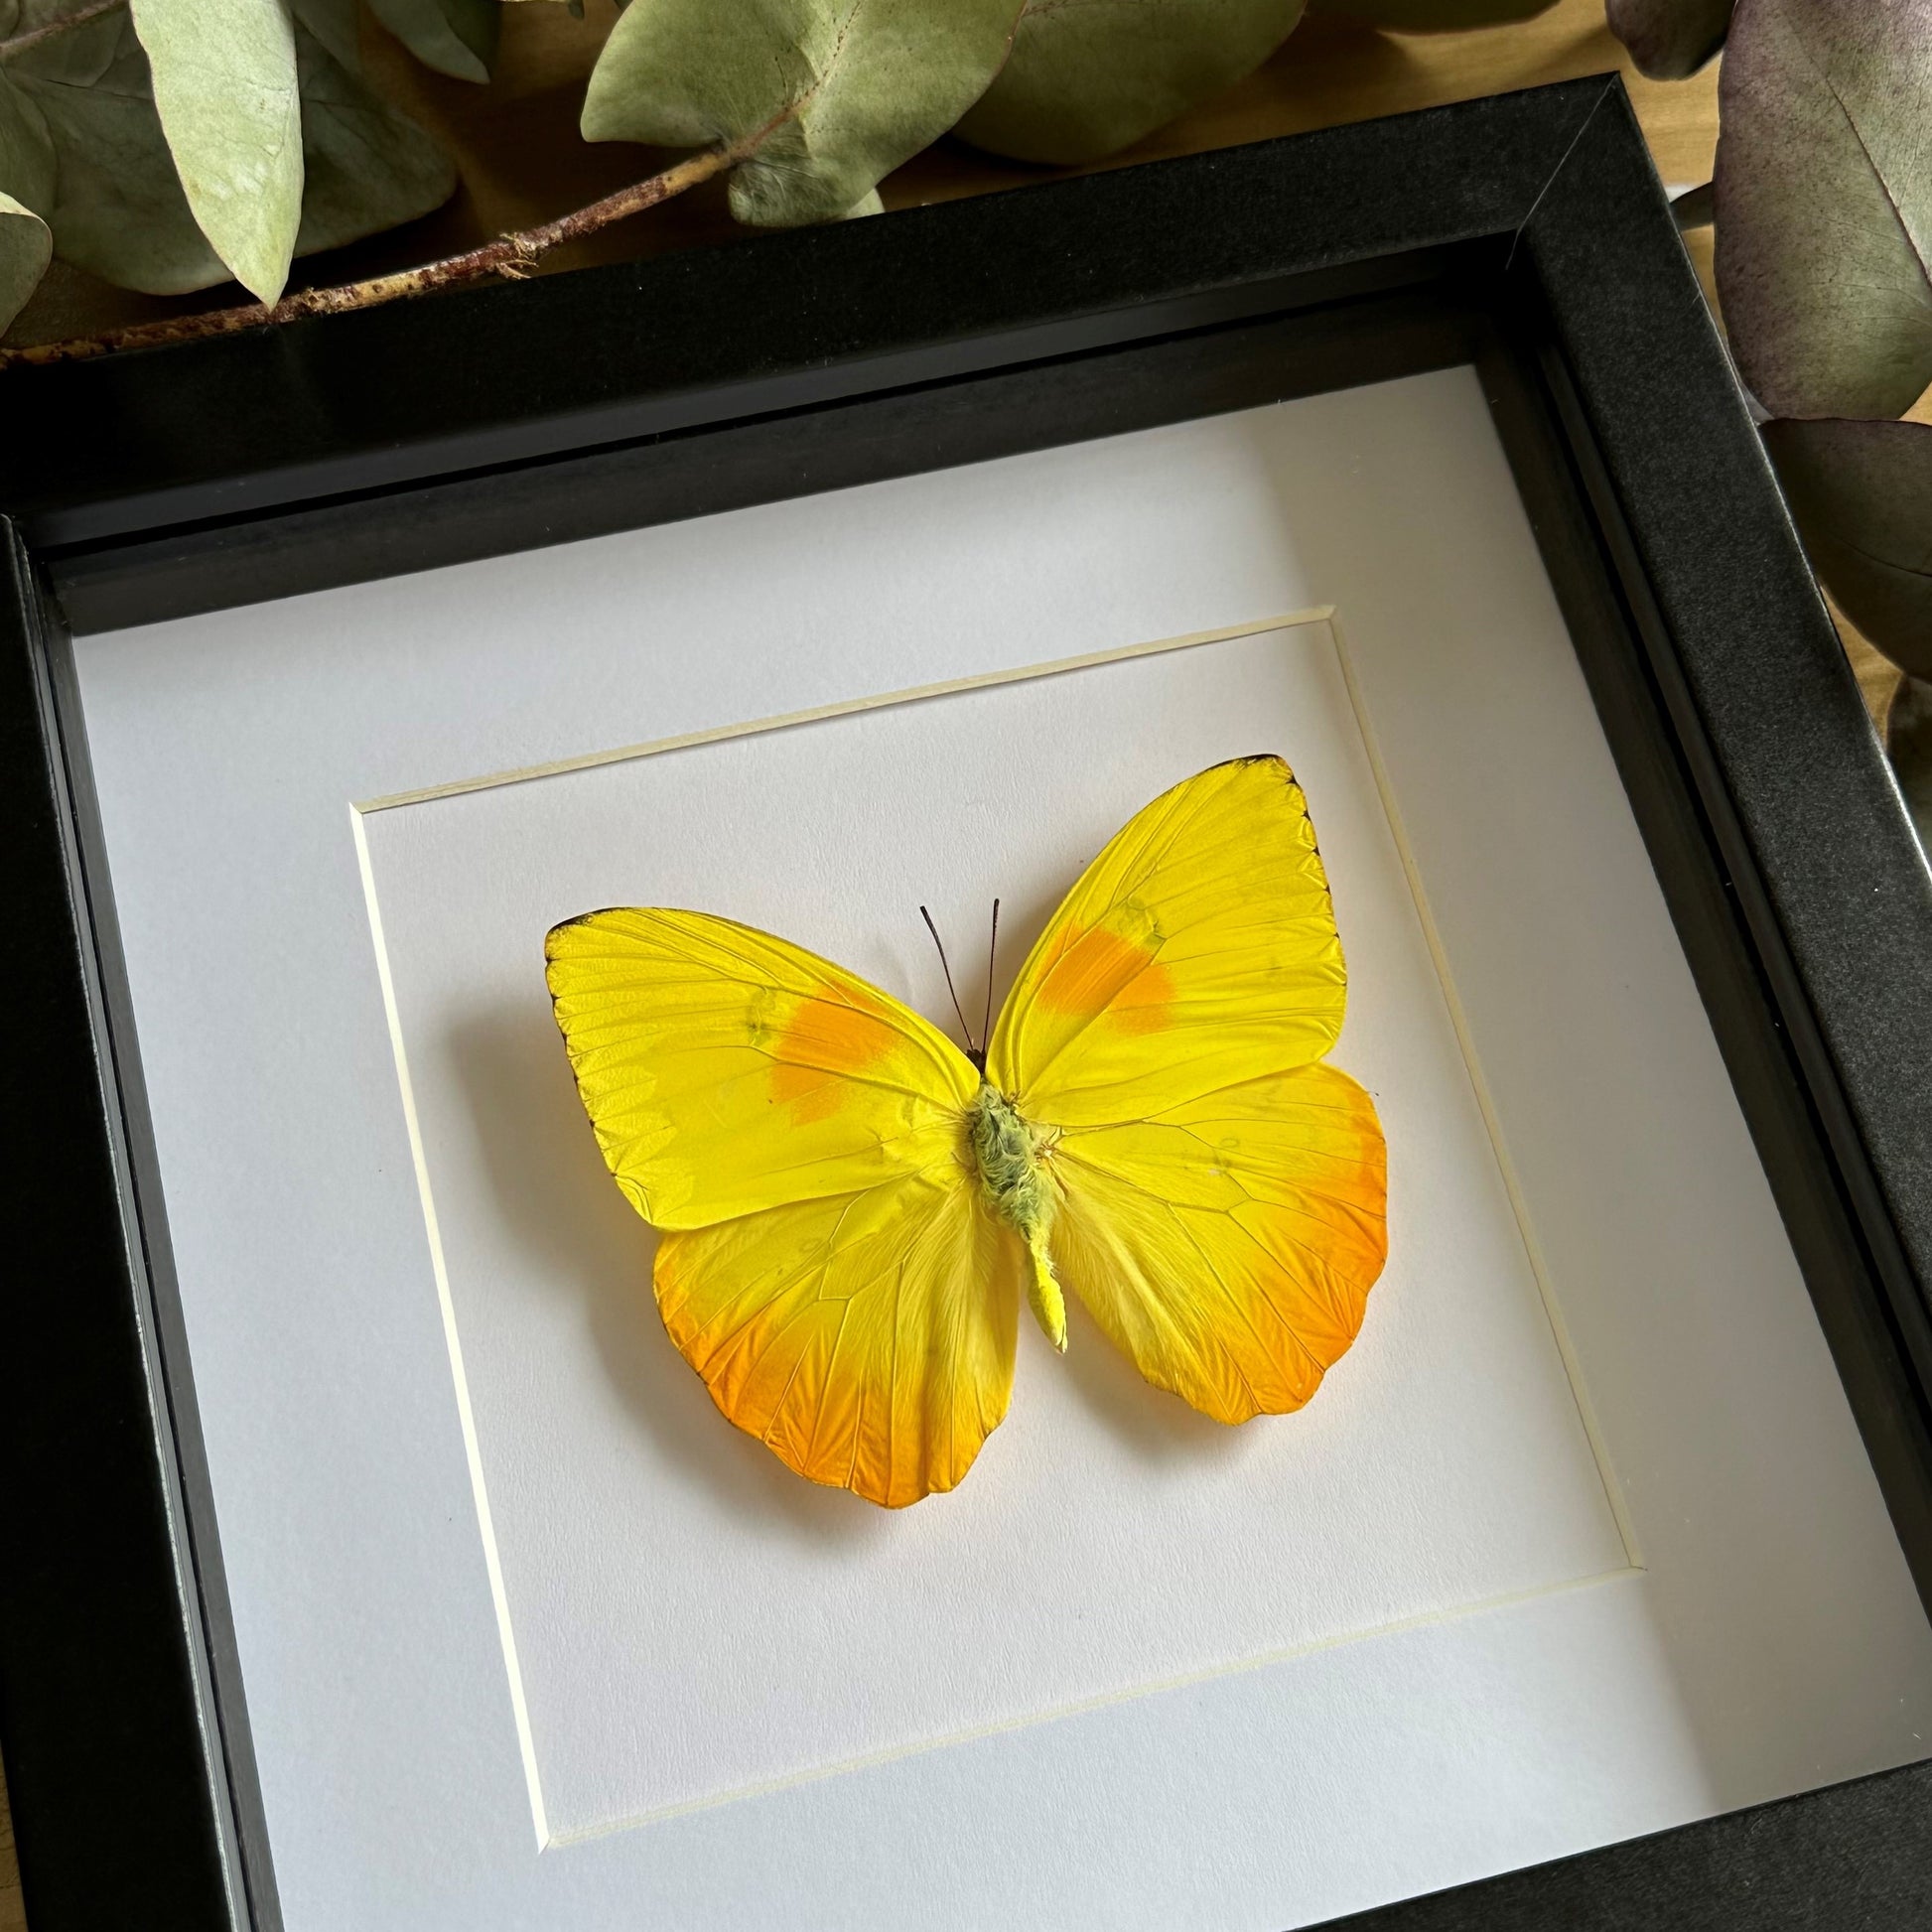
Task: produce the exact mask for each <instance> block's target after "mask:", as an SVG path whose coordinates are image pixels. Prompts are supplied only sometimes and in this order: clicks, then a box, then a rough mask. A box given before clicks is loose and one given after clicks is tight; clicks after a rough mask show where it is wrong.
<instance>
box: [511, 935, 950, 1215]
mask: <svg viewBox="0 0 1932 1932" xmlns="http://www.w3.org/2000/svg"><path fill="white" fill-rule="evenodd" d="M545 954H546V957H547V960H548V975H547V977H548V980H549V984H550V993H551V997H552V1000H553V1002H554V1004H555V1008H556V1014H557V1024H558V1026H559V1027H560V1028H562V1030H563V1035H564V1041H565V1044H566V1045H567V1046H568V1048H569V1050H570V1060H571V1065H572V1067H573V1068H574V1069H575V1071H576V1074H577V1087H578V1091H579V1092H580V1093H581V1094H582V1096H583V1099H584V1107H585V1110H586V1111H587V1112H588V1113H589V1115H590V1117H591V1124H592V1126H593V1127H594V1128H595V1129H596V1130H597V1139H598V1145H599V1146H600V1147H601V1148H602V1149H603V1151H604V1158H605V1161H606V1162H607V1164H608V1165H609V1167H610V1169H611V1172H612V1173H613V1174H614V1175H615V1176H616V1177H617V1181H618V1184H619V1186H621V1188H622V1189H623V1191H624V1193H625V1194H626V1195H627V1196H628V1197H629V1199H630V1201H631V1203H632V1205H633V1206H635V1208H636V1209H637V1211H638V1212H639V1213H640V1214H642V1215H643V1217H644V1218H645V1219H646V1220H647V1221H649V1222H651V1223H652V1224H653V1225H654V1226H656V1227H660V1228H687V1227H705V1226H708V1225H710V1224H711V1223H713V1222H715V1221H723V1220H729V1219H731V1218H732V1217H734V1216H736V1215H740V1214H752V1213H757V1212H758V1211H759V1210H760V1209H762V1208H767V1207H777V1206H781V1205H783V1204H785V1203H787V1202H791V1201H797V1200H810V1199H818V1198H821V1197H824V1196H827V1195H832V1194H850V1193H854V1192H857V1191H859V1190H861V1189H863V1188H866V1187H870V1186H875V1185H877V1184H878V1183H879V1182H881V1181H885V1180H890V1179H894V1178H897V1177H898V1176H900V1175H903V1174H906V1173H916V1172H918V1171H919V1170H921V1169H924V1168H927V1167H930V1166H931V1165H932V1164H933V1163H934V1162H935V1161H938V1160H941V1159H944V1158H950V1157H953V1156H955V1154H956V1150H957V1147H958V1141H959V1126H958V1120H959V1111H960V1109H961V1108H962V1107H963V1106H964V1105H965V1104H966V1102H967V1101H968V1100H969V1099H971V1097H972V1095H973V1093H974V1092H975V1090H976V1089H977V1088H978V1086H979V1075H978V1074H977V1073H975V1072H974V1070H973V1068H972V1066H971V1064H970V1063H969V1062H968V1060H967V1058H966V1056H965V1054H963V1053H962V1052H961V1051H960V1050H959V1048H958V1047H956V1046H954V1045H953V1044H952V1042H951V1041H950V1040H948V1039H947V1038H946V1036H945V1035H943V1034H941V1033H940V1032H939V1031H938V1029H937V1028H935V1027H933V1026H931V1025H930V1024H929V1023H928V1022H926V1021H924V1020H922V1019H920V1018H919V1016H918V1015H917V1014H915V1013H913V1012H912V1011H911V1010H910V1009H909V1008H907V1007H904V1006H902V1005H900V1003H899V1002H898V1001H897V1000H895V999H893V998H892V996H891V995H890V994H886V993H882V992H881V991H880V990H879V989H878V988H877V987H875V986H869V985H868V984H867V983H866V982H865V981H864V980H862V979H860V978H859V977H858V975H857V974H855V973H848V972H846V971H845V970H844V969H843V968H842V967H838V966H834V965H832V964H831V963H830V962H829V961H827V960H823V959H819V958H817V957H816V956H815V955H813V954H811V953H808V952H806V951H805V950H804V949H803V948H802V947H799V946H793V945H790V944H788V943H787V942H786V941H785V940H783V939H775V938H773V937H772V936H771V935H770V934H768V933H764V932H759V931H755V930H754V929H753V928H752V927H750V926H743V925H738V924H735V923H734V922H733V921H731V920H729V919H719V918H713V917H712V916H710V915H709V914H708V913H703V912H678V911H663V910H658V909H654V908H649V907H628V908H623V909H619V910H612V911H605V912H591V913H587V914H586V915H585V916H584V917H583V918H581V919H572V920H571V921H569V922H568V923H567V924H565V925H560V926H557V927H555V928H554V929H553V930H552V932H551V933H550V936H549V939H548V941H547V943H546V945H545Z"/></svg>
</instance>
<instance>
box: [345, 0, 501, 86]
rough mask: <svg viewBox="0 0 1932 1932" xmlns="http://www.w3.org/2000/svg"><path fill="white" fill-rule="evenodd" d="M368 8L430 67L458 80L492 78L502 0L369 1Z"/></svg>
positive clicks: (411, 51)
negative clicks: (499, 0)
mask: <svg viewBox="0 0 1932 1932" xmlns="http://www.w3.org/2000/svg"><path fill="white" fill-rule="evenodd" d="M369 11H370V12H371V13H372V14H374V15H375V17H376V19H378V20H379V21H381V23H382V24H383V26H385V27H386V28H388V30H389V31H390V33H392V34H393V35H395V37H396V39H397V40H399V41H401V42H402V44H403V46H405V47H406V48H408V50H409V51H410V53H412V54H413V55H415V57H416V58H417V60H419V61H420V62H422V64H423V65H424V66H425V67H428V68H434V69H436V70H437V72H438V73H447V74H449V75H450V76H451V77H452V78H453V79H457V80H487V79H488V78H489V64H490V63H491V62H492V61H493V60H495V58H496V38H497V34H498V31H499V30H500V28H501V25H502V16H501V13H500V11H499V9H498V6H497V0H369Z"/></svg>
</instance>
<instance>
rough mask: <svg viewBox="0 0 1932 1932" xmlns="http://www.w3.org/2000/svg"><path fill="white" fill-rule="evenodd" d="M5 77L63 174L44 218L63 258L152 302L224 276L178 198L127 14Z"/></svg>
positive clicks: (66, 38)
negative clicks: (40, 122)
mask: <svg viewBox="0 0 1932 1932" xmlns="http://www.w3.org/2000/svg"><path fill="white" fill-rule="evenodd" d="M7 75H8V78H9V79H11V80H12V82H13V83H14V85H15V86H16V87H18V88H19V90H20V91H21V92H22V93H23V94H25V95H27V96H28V97H29V98H30V99H31V100H32V101H33V103H34V105H35V106H36V107H37V108H38V109H39V110H40V112H41V115H42V117H43V119H44V121H45V122H46V125H47V129H48V133H49V134H50V136H51V137H52V140H53V144H54V151H55V154H56V156H57V158H58V176H57V181H56V187H55V194H54V200H53V203H52V205H51V206H50V207H47V208H46V209H45V210H44V212H45V213H46V215H47V220H48V225H49V226H50V227H51V228H52V229H53V231H54V252H55V253H56V254H57V255H59V256H60V257H61V259H62V260H63V261H68V262H71V263H73V265H74V266H75V267H76V268H84V269H86V270H87V271H88V272H89V273H90V274H94V275H99V276H101V277H103V278H104V279H105V280H107V281H110V282H118V283H120V284H121V285H122V286H123V287H126V288H135V289H142V290H145V291H146V292H148V293H149V294H152V295H176V294H180V293H183V292H184V291H186V290H189V289H199V288H207V286H208V285H209V284H210V283H212V282H225V281H226V280H227V279H228V270H227V268H226V266H225V265H224V264H223V263H222V260H221V258H220V256H218V255H217V254H216V253H215V252H214V250H213V249H212V248H210V247H209V246H208V242H207V236H206V235H205V234H203V232H202V230H201V228H200V226H199V225H198V224H197V222H196V220H195V216H194V214H193V212H192V211H191V209H190V208H189V206H188V198H187V196H186V195H185V194H183V192H182V186H181V178H180V177H179V176H178V175H177V174H176V173H175V165H174V161H173V159H172V157H171V156H170V155H169V153H168V142H167V139H166V137H165V136H164V135H163V133H162V131H161V118H160V116H159V115H158V114H157V113H156V112H155V109H154V96H153V92H152V90H151V88H150V86H149V81H148V57H147V55H146V54H145V53H143V52H142V49H141V43H140V41H139V39H138V38H137V37H136V35H135V32H134V22H133V20H132V19H131V18H130V17H129V16H128V15H127V14H126V13H124V12H123V13H111V14H104V15H102V16H101V17H99V18H98V19H95V20H90V21H86V22H83V23H82V24H81V25H80V26H78V27H75V28H72V29H70V30H69V32H67V33H64V34H57V35H54V36H52V37H50V38H49V39H47V40H44V41H38V42H36V43H35V44H34V45H33V46H32V47H30V48H28V49H27V50H26V51H25V52H24V53H21V54H19V55H17V56H15V58H14V59H13V60H11V61H9V62H8V64H7Z"/></svg>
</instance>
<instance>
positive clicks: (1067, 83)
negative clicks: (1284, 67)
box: [957, 0, 1306, 163]
mask: <svg viewBox="0 0 1932 1932" xmlns="http://www.w3.org/2000/svg"><path fill="white" fill-rule="evenodd" d="M1305 4H1306V0H1027V5H1026V7H1025V8H1024V9H1023V11H1022V13H1021V16H1020V25H1019V29H1018V31H1017V32H1016V33H1015V34H1014V37H1013V52H1012V54H1011V55H1010V56H1009V57H1008V59H1007V64H1006V66H1005V67H1003V68H1002V69H1000V72H999V76H998V78H997V79H995V80H994V82H993V84H992V86H990V87H989V88H988V89H987V90H986V92H985V93H984V94H982V95H981V96H980V98H979V100H978V102H977V103H976V104H975V105H974V106H973V107H972V108H971V109H970V110H969V111H968V113H967V115H966V117H965V119H964V120H962V121H961V122H960V123H959V126H958V129H957V132H958V133H959V134H960V135H961V136H962V137H964V138H965V139H966V140H968V141H971V142H972V143H973V144H974V146H976V147H981V148H987V149H990V150H991V151H992V152H993V153H994V154H1007V155H1013V156H1014V157H1016V158H1017V159H1019V160H1021V161H1046V162H1056V163H1069V162H1079V161H1092V160H1095V159H1097V158H1098V157H1099V156H1101V155H1104V154H1112V153H1114V152H1115V151H1116V150H1117V149H1120V148H1124V147H1127V146H1128V145H1129V144H1130V143H1132V142H1135V141H1138V140H1139V139H1140V138H1141V136H1142V135H1143V134H1147V133H1150V132H1152V131H1153V130H1154V129H1155V128H1157V127H1160V126H1161V125H1162V124H1163V123H1165V122H1167V121H1171V120H1173V117H1174V116H1175V115H1176V114H1178V113H1180V112H1181V111H1182V109H1183V108H1186V107H1190V106H1192V104H1193V103H1194V102H1195V101H1197V100H1201V99H1204V98H1205V97H1206V96H1208V95H1210V94H1217V93H1219V92H1220V91H1221V90H1222V89H1223V88H1224V87H1229V86H1232V85H1233V83H1234V82H1235V81H1237V80H1239V79H1240V78H1241V77H1242V75H1243V74H1246V73H1249V72H1251V71H1252V70H1253V69H1255V68H1257V67H1259V66H1260V65H1261V63H1262V62H1263V61H1265V60H1266V59H1267V58H1268V57H1269V55H1271V54H1272V53H1274V51H1275V49H1276V48H1278V47H1279V46H1280V45H1281V44H1282V42H1283V41H1285V40H1286V39H1287V38H1288V36H1289V34H1290V33H1291V32H1293V31H1294V29H1295V27H1296V25H1297V24H1298V23H1299V22H1300V20H1301V18H1302V10H1303V7H1304V5H1305Z"/></svg>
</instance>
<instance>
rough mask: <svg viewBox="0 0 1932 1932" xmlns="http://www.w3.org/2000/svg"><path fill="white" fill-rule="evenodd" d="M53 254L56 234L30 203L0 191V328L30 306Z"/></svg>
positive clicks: (4, 326)
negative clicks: (29, 299)
mask: <svg viewBox="0 0 1932 1932" xmlns="http://www.w3.org/2000/svg"><path fill="white" fill-rule="evenodd" d="M53 255H54V235H53V232H52V230H51V229H50V228H49V227H48V225H47V223H46V222H45V221H43V220H42V219H41V218H40V216H39V215H38V214H36V213H35V212H34V210H33V209H32V208H30V207H24V206H22V204H21V203H19V202H17V201H15V200H14V198H13V197H12V196H11V195H9V194H6V193H5V192H4V191H0V329H4V328H6V326H7V325H8V324H9V323H10V322H12V321H13V319H14V317H15V316H17V315H19V313H20V312H21V310H22V309H24V308H25V307H26V306H27V298H28V297H29V296H30V295H32V294H33V292H34V291H35V290H36V289H37V288H39V287H40V285H41V277H42V276H43V275H45V274H46V273H47V264H48V263H49V261H51V260H52V259H53Z"/></svg>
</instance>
